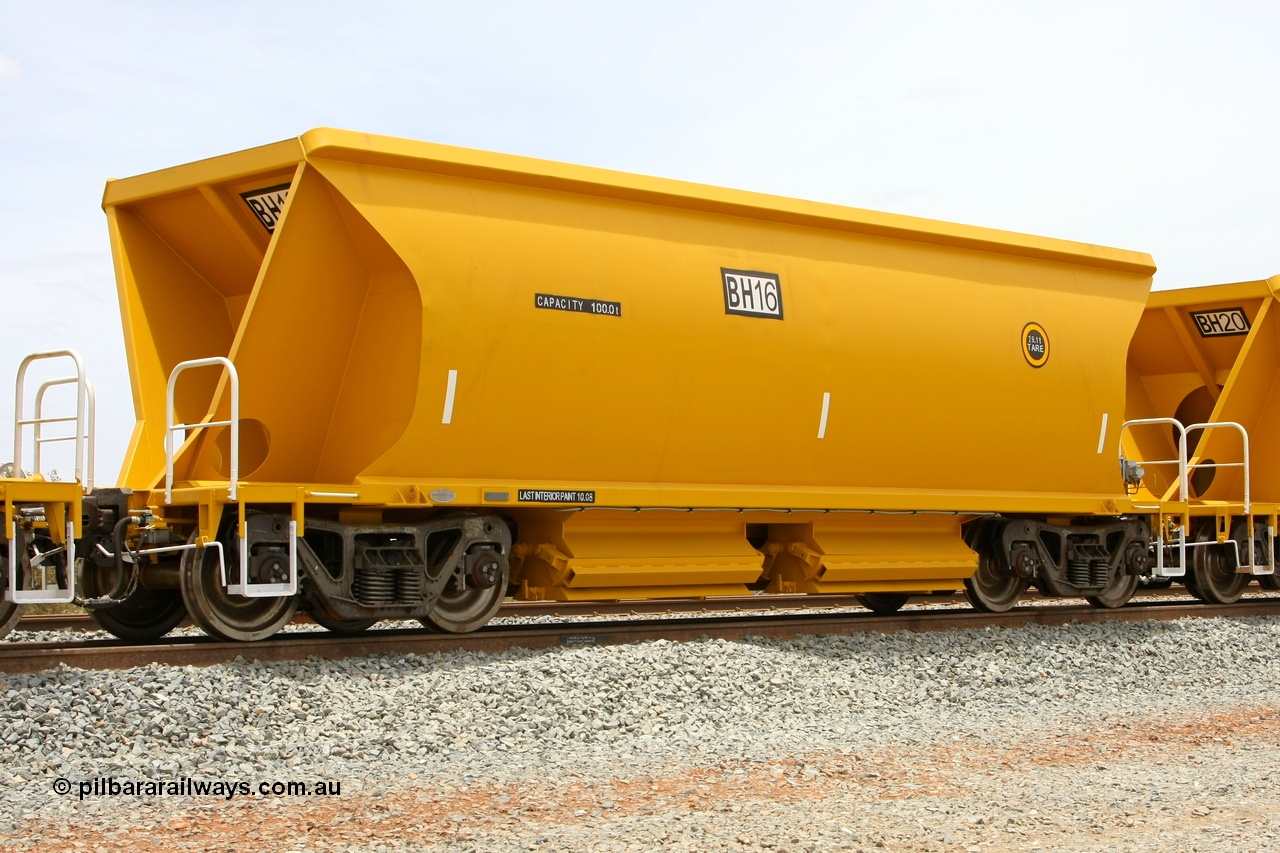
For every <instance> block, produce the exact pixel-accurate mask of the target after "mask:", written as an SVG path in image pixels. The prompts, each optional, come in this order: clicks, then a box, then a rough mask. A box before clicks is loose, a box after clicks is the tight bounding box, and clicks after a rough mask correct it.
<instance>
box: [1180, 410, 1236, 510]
mask: <svg viewBox="0 0 1280 853" xmlns="http://www.w3.org/2000/svg"><path fill="white" fill-rule="evenodd" d="M1219 427H1227V428H1229V429H1234V430H1236V431H1237V432H1239V433H1240V441H1241V443H1242V445H1243V447H1244V461H1243V462H1195V463H1191V462H1188V468H1244V513H1245V515H1249V516H1252V515H1253V513H1252V512H1250V511H1249V431H1248V430H1247V429H1245V428H1244V426H1242V425H1241V424H1238V423H1236V422H1235V421H1207V422H1205V423H1201V424H1191V425H1190V426H1188V427H1187V428H1186V430H1185V431H1184V432H1183V434H1182V440H1183V442H1184V444H1185V442H1186V440H1187V437H1186V436H1187V433H1188V432H1191V431H1192V430H1193V429H1199V430H1204V431H1205V432H1208V431H1209V430H1212V429H1218V428H1219ZM1182 455H1183V456H1184V457H1185V456H1186V455H1187V450H1186V447H1185V446H1184V447H1183V448H1182Z"/></svg>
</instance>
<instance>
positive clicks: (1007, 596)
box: [964, 552, 1028, 613]
mask: <svg viewBox="0 0 1280 853" xmlns="http://www.w3.org/2000/svg"><path fill="white" fill-rule="evenodd" d="M1027 583H1028V582H1027V579H1026V578H1020V577H1018V576H1017V575H1015V574H1013V573H1012V572H1004V571H1001V570H1000V567H999V566H998V565H997V563H996V559H995V557H993V556H991V555H990V554H987V553H985V552H979V554H978V570H977V571H976V572H974V573H973V576H972V577H970V578H966V579H965V582H964V597H965V598H967V599H969V603H970V604H972V605H973V606H974V608H975V609H977V610H981V611H983V612H984V613H1003V612H1005V611H1006V610H1008V609H1009V608H1011V607H1013V605H1015V604H1017V603H1018V599H1019V598H1020V597H1021V596H1022V593H1024V592H1026V591H1027Z"/></svg>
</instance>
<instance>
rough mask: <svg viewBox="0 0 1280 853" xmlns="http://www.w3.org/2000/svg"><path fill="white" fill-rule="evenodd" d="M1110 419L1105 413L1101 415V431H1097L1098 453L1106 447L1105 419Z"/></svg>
mask: <svg viewBox="0 0 1280 853" xmlns="http://www.w3.org/2000/svg"><path fill="white" fill-rule="evenodd" d="M1108 417H1110V416H1109V415H1108V414H1107V413H1106V412H1103V413H1102V429H1100V430H1098V452H1099V453H1101V452H1102V449H1103V448H1104V447H1106V445H1107V418H1108Z"/></svg>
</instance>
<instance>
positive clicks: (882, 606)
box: [857, 592, 911, 613]
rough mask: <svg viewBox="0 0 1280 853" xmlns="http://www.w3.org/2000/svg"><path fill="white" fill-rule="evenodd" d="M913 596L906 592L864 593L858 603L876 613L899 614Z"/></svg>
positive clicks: (859, 597)
mask: <svg viewBox="0 0 1280 853" xmlns="http://www.w3.org/2000/svg"><path fill="white" fill-rule="evenodd" d="M910 597H911V596H909V595H907V594H906V593H905V592H864V593H862V594H861V595H859V596H858V597H857V598H858V603H859V604H861V605H862V606H863V607H865V608H867V609H868V610H874V611H875V612H876V613H897V612H898V611H899V610H901V609H902V605H904V604H906V603H907V599H908V598H910Z"/></svg>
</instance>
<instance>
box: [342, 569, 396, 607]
mask: <svg viewBox="0 0 1280 853" xmlns="http://www.w3.org/2000/svg"><path fill="white" fill-rule="evenodd" d="M397 574H398V572H395V571H393V570H391V569H364V570H362V571H358V572H356V577H355V580H353V581H352V582H351V593H352V594H353V595H354V596H355V597H356V600H357V601H359V602H360V603H361V604H367V605H370V606H378V605H382V604H391V603H393V602H394V601H395V600H396V575H397Z"/></svg>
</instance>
